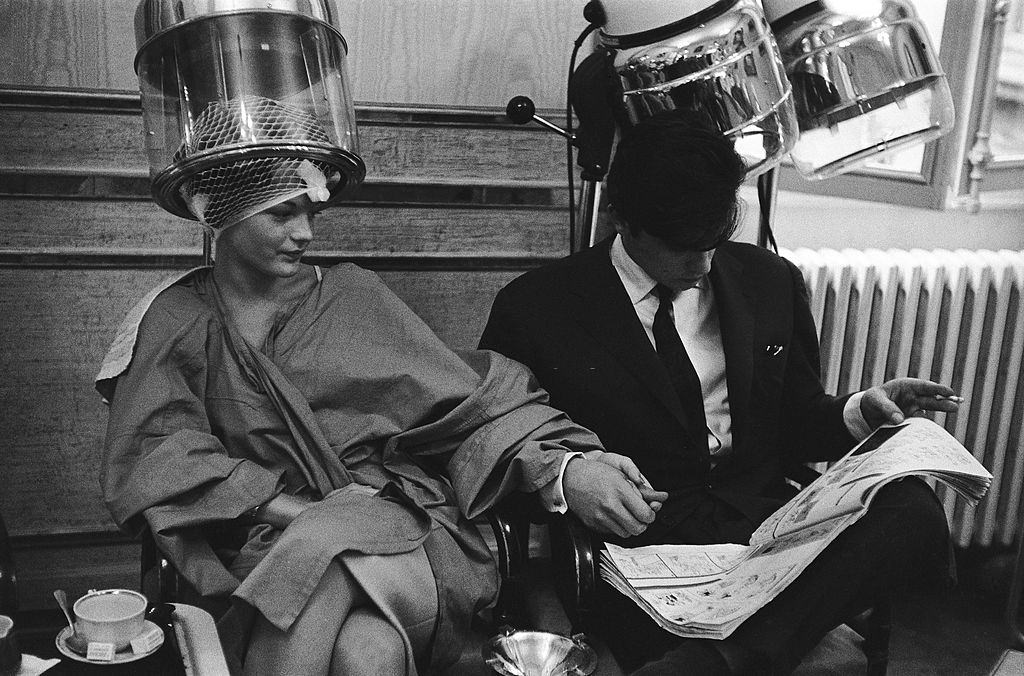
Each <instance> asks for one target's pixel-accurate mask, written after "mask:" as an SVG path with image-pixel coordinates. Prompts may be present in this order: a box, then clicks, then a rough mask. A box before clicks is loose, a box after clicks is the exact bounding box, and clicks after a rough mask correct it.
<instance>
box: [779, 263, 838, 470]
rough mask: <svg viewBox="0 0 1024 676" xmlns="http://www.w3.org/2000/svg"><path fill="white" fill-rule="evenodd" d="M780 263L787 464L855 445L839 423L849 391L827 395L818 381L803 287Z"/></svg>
mask: <svg viewBox="0 0 1024 676" xmlns="http://www.w3.org/2000/svg"><path fill="white" fill-rule="evenodd" d="M783 260H785V259H783ZM785 263H786V265H787V267H788V269H789V273H790V276H791V278H792V284H793V340H792V343H791V353H790V356H789V362H788V366H787V369H786V376H785V382H784V384H783V405H782V427H781V430H782V434H783V438H784V439H785V440H786V442H785V449H784V450H785V451H786V453H787V454H788V456H789V458H788V459H789V460H790V461H792V462H811V461H821V460H833V459H836V458H839V457H841V456H842V455H843V454H844V453H846V451H848V450H849V449H850V448H852V447H853V445H854V443H855V440H854V438H853V436H852V435H851V434H850V432H849V431H848V430H847V428H846V424H845V422H844V421H843V406H844V405H845V404H846V400H847V399H848V398H849V395H847V396H843V397H835V396H831V395H829V394H826V393H825V390H824V388H823V387H822V385H821V356H820V352H819V347H818V333H817V329H816V328H815V325H814V317H813V316H812V315H811V308H810V302H809V295H808V293H807V288H806V287H805V285H804V280H803V275H802V274H801V273H800V270H799V269H798V268H797V267H796V266H795V265H793V264H792V263H791V262H790V261H785Z"/></svg>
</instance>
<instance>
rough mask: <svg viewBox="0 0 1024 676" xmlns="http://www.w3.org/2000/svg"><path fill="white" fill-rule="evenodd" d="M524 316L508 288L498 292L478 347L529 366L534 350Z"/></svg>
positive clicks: (527, 319)
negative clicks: (525, 328)
mask: <svg viewBox="0 0 1024 676" xmlns="http://www.w3.org/2000/svg"><path fill="white" fill-rule="evenodd" d="M527 315H528V313H527V312H525V311H524V310H523V308H522V307H521V305H520V304H519V303H517V302H516V301H515V299H514V298H513V293H512V292H511V291H510V290H509V287H505V288H504V289H502V290H501V291H499V292H498V295H497V296H496V297H495V299H494V304H493V305H492V306H491V313H490V315H489V316H488V318H487V325H486V326H484V330H483V333H482V334H481V335H480V343H479V347H480V349H481V350H493V351H494V352H500V353H501V354H503V355H505V356H506V357H508V358H510V359H514V360H515V361H517V362H519V363H520V364H524V365H525V366H527V367H528V368H531V369H532V368H533V361H534V358H535V350H534V348H533V345H532V341H531V340H530V339H529V337H528V333H529V332H528V331H527V330H524V327H526V326H528V322H529V317H528V316H527Z"/></svg>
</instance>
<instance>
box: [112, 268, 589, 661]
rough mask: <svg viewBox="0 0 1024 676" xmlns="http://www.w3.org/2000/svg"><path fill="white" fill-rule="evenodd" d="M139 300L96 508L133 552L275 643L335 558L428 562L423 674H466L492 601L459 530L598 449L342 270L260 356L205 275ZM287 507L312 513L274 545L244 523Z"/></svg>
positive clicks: (473, 356) (479, 549)
mask: <svg viewBox="0 0 1024 676" xmlns="http://www.w3.org/2000/svg"><path fill="white" fill-rule="evenodd" d="M143 302H144V303H150V305H149V306H148V308H143V309H142V310H139V311H135V312H134V313H130V314H129V318H128V320H126V323H125V324H124V325H123V326H122V327H121V330H120V331H119V334H118V336H119V337H118V339H116V340H115V344H114V347H113V348H112V353H111V355H110V359H109V360H108V363H107V364H106V365H105V367H104V369H103V370H102V371H101V376H104V377H102V378H100V379H98V380H97V389H98V390H99V391H100V393H101V394H103V395H104V396H105V397H106V398H108V399H109V400H110V404H111V406H110V421H109V426H108V431H107V441H106V448H105V457H104V462H103V467H102V472H101V483H102V488H103V493H104V498H105V500H106V502H107V506H108V508H109V509H110V511H111V514H112V515H113V516H114V519H115V520H116V521H117V523H118V524H119V525H120V526H121V527H122V528H124V529H125V530H126V531H128V532H129V533H131V534H133V535H138V534H139V533H140V532H141V531H142V529H143V528H144V527H146V526H147V525H148V527H149V528H150V530H151V531H152V533H153V534H154V537H155V538H156V540H157V543H158V545H159V547H160V548H161V550H162V551H164V552H165V553H166V554H167V555H168V557H169V558H170V559H171V561H172V563H173V564H174V565H175V567H176V568H177V569H178V570H179V571H180V572H181V573H182V574H183V575H184V576H185V577H186V578H187V579H188V580H189V581H190V582H191V583H192V584H193V586H195V587H196V589H197V591H199V593H201V594H203V595H204V596H207V595H209V596H226V595H228V594H232V595H234V596H235V597H237V598H240V599H243V600H245V601H246V602H247V603H249V604H250V605H251V606H253V607H255V608H257V609H258V610H259V612H261V613H262V614H263V615H264V616H265V617H266V618H267V619H268V620H269V621H270V622H272V623H273V624H274V625H276V626H277V627H278V628H280V629H282V630H285V629H287V628H288V627H289V626H290V625H291V623H292V622H293V621H294V619H295V617H296V616H297V615H298V614H299V612H300V611H301V610H302V608H303V606H304V605H305V603H306V601H307V600H308V598H309V596H310V594H311V593H312V591H313V589H314V588H315V587H316V585H317V583H318V582H319V580H320V578H321V577H322V575H323V573H324V571H325V570H326V568H327V566H328V564H329V563H330V561H331V560H332V558H333V557H335V556H336V555H337V554H339V553H341V552H344V551H358V552H363V553H370V554H388V553H399V552H407V551H411V550H412V549H415V548H416V547H418V546H420V545H421V544H422V545H423V546H424V548H425V550H426V553H427V556H428V559H429V560H430V562H431V568H432V570H433V574H434V576H435V578H436V581H437V590H438V604H439V621H438V624H437V629H436V631H435V636H434V653H433V659H432V660H431V661H432V663H433V664H443V663H445V662H449V661H452V660H454V659H457V657H458V654H459V652H460V650H461V643H462V641H461V640H459V639H460V637H461V636H463V635H464V634H465V632H466V630H467V629H468V624H469V621H470V619H471V617H472V615H474V614H475V613H476V612H478V611H479V610H481V609H483V608H484V607H486V606H487V605H489V604H490V603H491V602H492V601H493V599H494V597H495V595H496V589H497V575H496V570H495V567H494V564H493V561H492V558H491V555H490V552H489V549H488V548H487V546H486V544H485V543H484V542H483V540H482V538H481V537H480V535H479V533H478V531H477V530H476V527H475V526H474V525H472V524H471V523H470V522H469V521H468V520H467V517H468V518H469V519H472V518H475V517H477V516H479V515H480V514H481V513H483V512H484V511H485V510H487V509H489V508H490V507H492V506H493V505H494V504H495V503H496V502H497V501H499V500H500V499H501V498H502V497H503V496H505V495H507V494H508V493H509V492H511V491H512V490H515V489H519V490H523V491H527V492H531V491H535V490H537V489H538V488H540V487H541V486H543V485H545V484H546V483H548V482H549V481H551V480H552V479H554V478H555V477H556V476H557V474H558V471H559V467H560V463H561V461H562V458H563V456H564V452H565V451H566V450H572V451H586V450H592V449H594V448H600V443H599V441H598V440H597V438H596V437H595V436H594V435H592V434H591V433H589V432H588V431H586V430H584V429H583V428H580V427H578V426H576V425H574V424H572V423H571V422H570V421H569V420H568V419H567V418H566V417H565V416H564V414H562V413H561V412H559V411H557V410H555V409H552V408H550V407H548V406H546V405H545V402H546V401H547V395H546V393H544V392H543V391H541V390H538V389H536V386H535V383H534V382H533V379H532V377H531V376H530V374H529V372H528V371H527V370H526V369H525V368H523V367H521V366H520V365H518V364H517V363H516V362H513V361H511V360H509V359H507V358H505V357H502V356H501V355H498V354H496V353H493V352H483V351H476V352H470V353H466V354H464V355H461V356H460V355H456V354H455V353H454V352H452V351H451V350H450V349H448V348H447V347H446V346H445V345H444V344H443V343H442V342H441V341H440V339H438V338H437V337H436V336H435V335H434V333H433V332H432V331H431V330H430V329H429V328H428V327H427V326H426V324H424V323H423V322H422V320H420V319H419V318H418V317H417V316H416V315H415V314H414V313H413V312H412V311H411V310H409V309H408V308H407V307H406V306H405V305H404V304H403V303H402V302H401V301H400V300H399V299H398V298H397V297H396V296H395V295H394V294H393V293H392V292H391V291H390V290H389V289H388V288H387V287H386V286H385V285H384V284H383V283H382V282H381V281H380V279H379V278H378V277H377V276H376V275H375V274H373V273H371V272H368V271H365V270H363V269H361V268H358V267H356V266H353V265H349V264H343V265H338V266H335V267H333V268H330V269H328V270H326V271H325V274H324V275H323V279H322V281H321V282H320V283H319V284H318V285H317V287H316V288H315V289H314V290H313V291H312V292H310V294H308V295H307V296H306V297H305V298H304V299H302V300H301V301H300V302H299V303H298V304H297V305H296V306H295V307H294V309H293V310H292V311H291V312H290V313H289V314H288V315H287V316H286V317H284V318H282V319H281V320H280V321H278V323H277V325H275V327H274V328H273V330H272V331H271V335H270V337H269V338H268V341H267V344H266V345H265V346H264V347H263V349H262V350H255V349H252V348H251V347H250V346H249V345H247V344H246V343H245V341H244V340H242V339H241V338H240V336H238V335H237V334H236V333H235V331H234V329H233V328H232V327H231V326H230V324H229V323H228V322H226V321H225V319H224V315H223V310H222V309H221V306H220V302H219V300H218V295H217V291H216V287H215V285H214V284H213V276H212V273H211V271H210V269H209V268H201V269H198V270H195V271H190V272H189V273H187V274H186V275H185V276H184V277H183V278H182V279H180V280H178V281H177V282H176V283H174V284H172V285H170V286H166V288H163V289H161V290H158V292H157V293H156V294H155V295H154V297H152V298H147V299H144V301H143ZM133 317H136V318H141V321H138V319H133ZM126 345H128V346H129V347H130V349H129V351H128V352H127V354H130V361H129V362H128V364H127V367H126V368H124V369H123V370H122V365H118V364H116V362H117V360H118V354H121V355H122V359H121V361H122V362H123V361H125V359H124V358H123V356H124V355H125V354H126V352H125V349H124V348H125V346H126ZM111 364H113V366H111ZM112 374H113V375H112ZM446 477H447V478H446ZM350 482H356V483H358V484H363V485H368V486H372V487H373V488H375V489H379V491H378V494H377V495H369V494H366V493H364V492H362V491H356V490H348V489H345V486H347V485H349V484H350ZM350 488H351V487H350ZM339 489H341V490H339ZM281 491H285V492H288V493H292V494H296V495H300V496H306V497H309V498H310V499H313V500H317V501H318V502H317V503H316V504H315V505H313V506H312V507H310V508H307V509H306V510H304V511H303V512H302V514H301V515H300V516H299V517H298V518H297V519H296V520H295V521H294V522H293V523H292V524H291V525H290V526H289V527H288V528H287V529H285V530H284V531H283V532H281V531H277V530H275V529H273V528H271V527H270V526H266V525H262V526H256V527H244V526H240V525H238V523H239V522H238V521H235V520H236V519H237V518H238V517H239V516H240V515H242V514H244V513H245V512H246V511H247V510H249V509H251V508H253V507H255V506H257V505H259V504H262V503H264V502H266V501H267V500H269V499H270V498H271V497H272V496H274V495H275V494H277V493H279V492H281ZM325 497H326V499H323V498H325ZM225 525H226V526H227V529H226V530H223V529H224V527H225ZM218 529H221V530H218ZM212 533H221V535H219V536H216V537H211V534H212ZM233 538H235V539H237V542H236V543H235V544H234V545H233V546H232V543H231V540H232V539H233Z"/></svg>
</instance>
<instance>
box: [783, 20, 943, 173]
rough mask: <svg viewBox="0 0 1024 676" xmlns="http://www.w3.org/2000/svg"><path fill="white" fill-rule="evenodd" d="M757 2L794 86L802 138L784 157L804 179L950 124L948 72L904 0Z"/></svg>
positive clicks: (925, 137) (931, 135) (926, 137)
mask: <svg viewBox="0 0 1024 676" xmlns="http://www.w3.org/2000/svg"><path fill="white" fill-rule="evenodd" d="M764 7H765V14H766V15H767V17H768V18H769V20H770V21H771V25H772V29H773V31H774V33H775V37H776V40H778V44H779V48H780V50H781V51H782V58H783V62H784V63H785V68H786V73H787V75H788V76H789V80H790V82H791V83H792V84H793V93H794V96H793V98H794V103H795V105H796V114H797V118H798V120H799V123H800V138H799V140H798V141H797V143H796V146H795V147H794V148H793V151H792V153H791V157H792V159H793V163H794V165H795V166H796V168H797V170H799V171H800V173H801V174H802V175H803V176H804V177H805V178H808V179H822V178H828V177H831V176H835V175H837V174H841V173H844V172H847V171H850V170H852V169H856V168H857V167H859V166H862V165H863V164H864V163H865V162H866V161H867V160H869V159H873V158H877V157H878V156H880V155H881V154H883V153H887V152H890V151H892V150H896V149H901V148H905V147H907V146H910V145H915V144H919V143H924V142H926V141H930V140H932V139H935V138H937V137H939V136H941V135H942V134H944V133H946V132H948V131H949V130H950V129H952V127H953V118H954V113H953V99H952V96H951V94H950V91H949V86H948V84H947V82H946V76H945V75H944V74H943V72H942V68H941V67H940V65H939V62H938V59H937V58H936V56H935V53H934V50H933V49H932V46H931V42H930V41H929V39H928V34H927V32H926V30H925V28H924V26H923V24H922V23H921V22H920V20H919V19H918V17H917V14H916V13H915V11H914V7H913V5H911V3H910V2H908V1H907V0H858V1H853V0H845V1H844V2H837V1H836V0H831V1H823V2H807V0H764ZM839 9H843V10H844V13H840V12H839V11H837V10H839ZM854 12H856V14H854Z"/></svg>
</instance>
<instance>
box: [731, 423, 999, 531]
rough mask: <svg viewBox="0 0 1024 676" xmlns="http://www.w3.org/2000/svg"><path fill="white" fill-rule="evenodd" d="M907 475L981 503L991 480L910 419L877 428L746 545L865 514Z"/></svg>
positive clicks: (938, 430)
mask: <svg viewBox="0 0 1024 676" xmlns="http://www.w3.org/2000/svg"><path fill="white" fill-rule="evenodd" d="M910 474H915V475H925V476H934V477H936V478H938V479H940V480H942V481H945V482H947V483H949V484H950V485H951V486H953V487H954V488H956V489H957V490H960V491H961V492H963V493H964V496H965V497H966V498H967V499H968V500H973V501H977V500H978V499H980V497H981V495H983V494H984V492H985V490H987V487H988V484H989V482H991V475H990V474H989V473H988V471H987V470H986V469H985V468H984V467H983V466H982V465H981V463H979V462H978V461H977V460H976V459H975V458H974V456H972V455H971V454H970V453H969V452H968V451H967V449H966V448H964V447H963V446H962V445H961V444H960V442H958V441H957V440H956V438H954V437H953V436H952V435H951V434H949V433H948V432H946V430H944V429H943V428H942V427H940V426H939V425H937V424H935V423H934V422H932V421H931V420H928V419H927V418H909V419H907V420H906V422H904V423H901V424H900V425H887V426H883V427H880V428H878V429H877V430H875V432H874V433H872V434H871V436H869V437H868V438H867V439H865V440H864V441H863V442H861V443H860V444H858V445H857V446H856V447H855V448H854V449H853V450H852V451H850V452H849V453H848V454H847V455H846V456H845V457H843V458H842V459H841V460H839V461H838V462H836V463H835V464H834V465H832V467H830V468H829V469H828V470H827V471H826V472H825V473H824V474H822V475H821V476H820V477H818V479H816V480H815V481H814V482H813V483H811V484H810V485H809V486H807V487H806V488H804V490H802V491H801V492H800V493H799V494H798V495H797V496H796V497H794V498H793V499H792V500H790V501H789V502H788V503H786V504H785V505H783V506H782V508H780V509H779V510H778V511H777V512H775V514H773V515H772V516H770V517H768V519H766V520H765V522H764V523H762V524H761V526H760V527H759V528H758V529H757V531H755V533H754V534H753V536H751V539H750V542H751V544H753V545H756V544H760V543H763V542H767V541H768V540H771V539H772V538H775V537H779V536H780V535H784V534H786V533H791V532H793V531H795V530H798V529H800V528H806V527H808V526H811V525H813V524H816V523H821V522H823V521H826V520H828V519H830V518H833V517H835V516H838V515H841V514H849V513H852V512H856V511H860V510H863V509H864V508H865V507H866V506H867V505H868V503H869V501H870V498H871V496H873V495H874V493H875V492H876V491H877V490H878V489H879V488H880V487H881V486H882V485H884V484H885V483H886V482H888V481H891V480H893V479H895V478H898V477H902V476H907V475H910ZM958 479H959V480H958ZM964 479H967V481H966V482H964V481H963V480H964ZM972 484H973V485H974V486H975V488H974V489H973V490H972V489H971V488H970V486H971V485H972Z"/></svg>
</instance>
